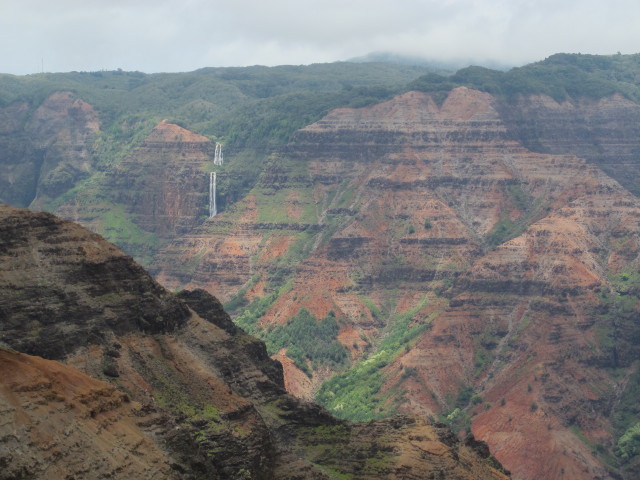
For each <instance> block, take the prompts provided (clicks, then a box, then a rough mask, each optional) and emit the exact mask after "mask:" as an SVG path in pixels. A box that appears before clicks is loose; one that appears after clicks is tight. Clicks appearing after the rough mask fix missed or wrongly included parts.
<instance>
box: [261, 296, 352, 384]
mask: <svg viewBox="0 0 640 480" xmlns="http://www.w3.org/2000/svg"><path fill="white" fill-rule="evenodd" d="M339 331H340V326H339V325H338V321H337V320H336V318H335V315H334V314H333V312H329V315H327V316H326V317H325V318H323V319H322V320H316V318H315V317H314V316H313V315H311V314H310V313H309V311H308V310H306V309H304V308H302V309H300V312H298V314H297V315H296V316H295V317H292V318H290V319H289V321H288V322H287V324H286V325H282V326H278V327H275V328H273V329H268V330H266V331H261V332H259V333H258V335H259V336H260V337H262V338H263V339H264V341H265V343H266V344H267V350H268V352H269V354H270V355H273V354H274V353H277V352H278V351H280V350H281V349H282V348H286V349H287V356H288V357H289V358H291V359H292V360H293V361H294V362H295V364H296V365H297V366H298V367H299V368H300V369H301V370H303V371H304V372H305V373H307V375H311V371H310V370H309V368H308V366H307V361H309V362H310V363H311V365H313V368H314V369H317V368H318V367H319V366H321V365H326V366H329V367H331V368H333V369H338V368H343V367H345V366H346V364H347V361H348V354H347V351H346V349H345V348H344V347H343V346H342V344H341V343H340V342H338V340H337V337H338V332H339Z"/></svg>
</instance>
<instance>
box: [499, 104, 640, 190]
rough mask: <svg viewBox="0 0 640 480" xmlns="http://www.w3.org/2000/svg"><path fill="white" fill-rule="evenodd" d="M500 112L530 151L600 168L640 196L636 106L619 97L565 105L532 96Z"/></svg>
mask: <svg viewBox="0 0 640 480" xmlns="http://www.w3.org/2000/svg"><path fill="white" fill-rule="evenodd" d="M500 110H501V115H502V117H503V118H504V119H505V123H506V124H507V127H508V129H509V131H510V132H511V134H512V135H513V136H514V137H515V138H517V139H518V140H519V141H520V142H522V143H523V144H524V145H525V146H526V147H527V148H529V149H530V150H533V151H537V152H545V153H546V152H548V153H555V154H565V153H572V154H574V155H577V156H579V157H581V158H584V159H587V160H589V161H590V162H592V163H594V164H596V165H598V167H599V168H601V169H602V170H603V171H604V172H605V173H607V174H608V175H610V176H611V177H612V178H614V179H615V180H617V181H618V182H619V183H620V184H621V185H622V186H624V187H625V188H626V189H627V190H629V191H630V192H632V193H634V194H635V195H636V196H637V195H638V194H640V189H639V187H638V184H639V182H638V173H637V172H638V163H637V157H638V148H639V147H640V140H638V139H639V138H640V105H638V104H637V103H634V102H633V101H631V100H629V99H627V98H624V97H623V96H622V95H620V94H615V95H613V96H611V97H606V98H602V99H599V100H590V99H579V100H571V101H565V102H562V103H558V102H556V101H555V100H553V99H552V98H550V97H548V96H545V95H531V96H526V97H524V96H523V97H521V98H520V99H519V100H518V101H517V102H516V103H515V104H505V105H503V106H502V107H501V108H500Z"/></svg>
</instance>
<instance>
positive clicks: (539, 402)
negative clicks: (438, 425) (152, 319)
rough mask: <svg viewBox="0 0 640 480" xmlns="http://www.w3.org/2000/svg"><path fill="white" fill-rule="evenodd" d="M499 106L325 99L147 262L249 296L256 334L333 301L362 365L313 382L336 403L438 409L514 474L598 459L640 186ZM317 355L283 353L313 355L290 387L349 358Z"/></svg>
mask: <svg viewBox="0 0 640 480" xmlns="http://www.w3.org/2000/svg"><path fill="white" fill-rule="evenodd" d="M538 101H539V99H536V98H533V99H531V102H532V103H535V102H538ZM600 103H601V105H602V106H603V108H604V107H606V106H611V108H613V105H618V104H622V107H624V108H623V110H624V111H627V110H628V111H630V112H633V111H635V110H634V109H635V106H634V105H635V104H633V105H631V104H629V103H628V102H627V101H623V100H621V99H620V98H618V97H614V98H612V99H609V100H603V101H602V102H600ZM557 108H558V109H565V110H566V109H567V108H569V107H567V106H566V105H565V106H562V105H557ZM585 108H586V107H585ZM590 108H591V107H590ZM502 109H503V106H501V104H500V103H499V102H497V101H496V100H495V99H493V98H492V97H491V96H490V95H488V94H485V93H481V92H477V91H473V90H469V89H465V88H458V89H455V90H453V91H452V92H451V93H450V94H449V96H448V97H447V98H446V99H445V100H444V102H443V103H442V104H441V105H438V104H436V103H435V102H434V101H433V100H432V98H431V97H429V96H428V95H425V94H421V93H417V92H409V93H407V94H404V95H402V96H399V97H397V98H394V99H393V100H391V101H389V102H385V103H383V104H379V105H376V106H373V107H370V108H365V109H338V110H334V111H333V112H331V113H330V114H329V115H327V116H326V117H325V118H324V119H322V120H321V121H319V122H317V123H315V124H313V125H310V126H308V127H306V128H304V129H302V130H301V131H299V132H298V134H297V135H296V138H295V141H294V142H293V143H292V144H291V145H290V146H289V147H288V148H287V149H286V150H285V151H283V152H281V153H280V154H279V155H278V156H277V157H274V158H272V159H271V161H270V163H269V166H268V167H267V168H266V169H265V172H264V174H263V175H262V176H261V179H260V182H259V184H258V186H257V187H256V188H255V189H254V190H253V191H252V192H251V194H250V196H248V197H247V198H246V199H245V200H244V201H242V202H240V203H238V204H237V205H235V207H234V208H233V209H230V210H228V211H226V212H224V213H223V214H222V215H220V216H218V217H216V218H215V219H212V220H210V221H207V222H205V223H204V224H203V225H202V226H201V227H199V229H197V230H196V231H194V232H193V233H192V234H190V235H186V236H185V237H184V238H182V239H179V240H176V241H174V242H173V243H172V245H171V246H170V247H168V248H167V249H166V250H164V251H163V252H162V254H161V255H160V256H159V257H158V258H157V259H156V261H155V263H154V267H155V268H156V270H157V271H158V272H159V275H158V278H159V279H160V280H161V281H163V282H165V283H166V284H168V285H171V286H172V287H179V286H186V287H195V286H197V287H202V288H206V289H208V290H210V291H216V292H221V294H222V296H223V298H224V299H230V300H231V305H241V304H242V302H243V301H244V302H251V301H252V300H254V299H259V300H257V301H254V302H253V303H252V304H251V305H250V306H249V307H248V308H246V309H245V310H244V311H243V313H242V314H241V315H239V317H238V321H239V322H241V323H243V324H244V325H248V326H251V328H254V329H255V331H256V332H258V333H260V332H262V333H261V334H262V335H263V336H264V337H265V338H267V339H272V340H273V338H272V337H273V331H274V329H276V328H279V327H277V326H278V325H285V328H286V325H287V324H288V322H290V319H291V318H293V317H295V316H296V315H297V314H298V312H299V310H300V308H302V307H304V308H305V309H307V310H308V311H309V312H311V314H312V315H314V316H315V317H316V318H322V317H325V316H327V315H329V312H332V314H333V315H335V316H336V317H337V318H338V319H340V320H341V323H340V332H339V334H338V336H337V338H338V340H339V341H340V342H341V343H342V344H343V345H344V347H345V348H346V349H347V350H348V351H349V354H350V356H351V357H352V359H353V366H352V367H351V368H350V369H348V370H347V371H346V372H345V373H344V374H342V375H340V376H338V377H336V378H334V379H332V380H330V381H329V382H327V383H326V384H325V385H324V386H323V387H322V388H321V389H320V391H319V393H318V398H319V399H320V400H321V401H322V402H324V403H325V405H327V406H328V407H330V408H331V409H333V410H334V411H335V412H338V413H340V414H341V415H344V416H347V417H350V418H372V417H375V416H378V415H388V414H390V413H392V412H395V411H404V412H420V413H421V414H423V415H443V417H446V418H447V419H448V420H449V421H450V422H451V423H452V424H454V425H456V426H458V427H460V428H461V429H464V428H466V427H469V428H471V430H472V431H473V432H474V433H476V435H477V436H479V437H480V438H482V439H484V440H486V441H487V442H489V444H490V446H491V448H492V450H494V451H495V452H496V454H497V456H498V458H499V459H500V460H501V461H503V462H504V464H505V465H507V467H508V468H510V469H512V470H513V471H514V472H515V476H516V478H523V479H526V478H549V477H553V476H555V475H560V474H561V473H562V472H565V474H569V473H570V474H571V475H572V476H573V478H585V479H586V478H609V477H610V474H609V473H608V472H607V470H606V469H605V468H604V467H603V461H605V462H606V459H604V457H602V456H599V454H598V452H596V453H595V454H594V453H592V448H591V447H590V445H601V447H600V448H601V451H603V450H606V449H609V448H612V447H613V445H614V443H615V441H616V438H615V437H614V436H612V421H613V418H614V416H615V408H616V407H615V405H616V402H617V399H619V398H620V396H621V395H624V389H625V383H624V380H622V378H626V375H630V374H631V373H632V372H633V369H634V366H633V359H634V358H636V357H635V356H636V355H637V352H636V350H637V347H635V346H634V345H635V340H634V339H635V338H637V335H638V333H637V326H635V323H634V321H633V320H632V319H633V318H634V315H636V314H637V311H638V306H639V304H638V298H637V296H636V294H635V293H634V292H635V291H636V288H637V287H635V286H633V287H631V286H630V285H631V284H633V285H635V283H634V282H635V280H633V279H634V278H635V275H636V269H637V264H638V252H639V250H638V246H639V245H640V236H639V233H640V232H638V226H637V219H638V217H639V216H640V204H639V202H638V200H637V198H636V197H634V196H633V195H631V194H630V193H629V192H628V191H627V190H625V189H624V188H622V187H621V186H620V185H619V184H618V183H617V182H616V181H615V180H613V179H611V178H610V177H608V176H607V175H605V174H604V173H602V171H601V170H600V169H598V168H597V167H595V166H594V165H592V164H589V163H587V161H586V160H584V159H582V158H579V157H578V156H575V155H573V154H572V153H569V152H570V150H569V147H568V144H565V145H566V148H564V149H563V148H561V147H560V146H557V148H556V147H554V148H556V150H557V151H558V152H562V154H551V153H535V152H532V151H531V150H529V149H527V148H525V147H524V146H523V145H522V144H521V143H519V142H518V141H516V140H515V139H514V126H513V125H514V124H513V119H512V118H506V119H505V116H504V112H503V111H502ZM605 110H606V109H605ZM585 111H586V110H585ZM589 111H590V112H593V110H589ZM583 113H584V112H583ZM584 115H586V113H584ZM603 115H604V113H603ZM578 116H579V115H578ZM558 118H559V117H558ZM593 123H594V125H595V124H596V123H597V121H596V119H595V118H594V119H593ZM575 124H577V121H574V125H575ZM567 128H568V127H567ZM594 128H595V127H594ZM603 128H604V127H603ZM612 128H613V127H612ZM545 131H546V132H547V137H544V136H543V137H542V138H543V140H544V139H545V138H546V139H547V140H545V141H548V142H550V141H551V140H549V139H550V138H551V129H549V130H545ZM553 138H555V139H556V143H557V145H560V143H561V141H565V140H563V138H564V137H561V135H559V134H558V135H556V136H555V137H553ZM580 138H583V137H580ZM585 141H586V140H585ZM613 143H615V142H612V144H611V145H609V146H608V147H607V149H608V151H610V152H613V151H614V150H615V149H614V147H613ZM585 145H586V144H585ZM630 145H631V144H630V143H626V144H624V145H622V146H620V148H621V149H622V150H621V151H628V150H629V148H631V147H630ZM585 148H586V147H585ZM548 149H549V150H552V148H551V147H548ZM587 150H588V149H587ZM611 155H613V153H611ZM620 155H622V153H620ZM625 279H626V280H625ZM241 287H242V289H241ZM272 345H278V344H277V342H275V340H273V343H272ZM291 348H293V347H291ZM274 353H275V352H274ZM278 355H279V358H286V356H287V349H286V348H284V349H282V350H280V351H279V352H278ZM291 356H292V355H290V357H291ZM364 358H366V361H360V359H364ZM314 362H315V360H314V359H313V358H311V357H310V356H308V357H307V363H306V365H305V364H304V362H302V363H300V361H299V360H298V362H297V363H296V364H295V365H294V364H293V362H291V361H288V362H287V361H285V362H284V364H285V366H286V367H287V369H286V370H285V382H288V383H289V384H290V383H291V382H292V381H294V380H293V379H294V378H300V373H301V371H300V369H302V370H304V369H305V368H306V369H309V368H311V369H312V370H313V371H314V375H313V377H312V379H311V380H310V381H307V380H305V381H303V382H301V384H302V385H303V386H302V388H298V389H297V390H296V391H298V392H299V393H301V394H303V395H304V394H306V395H310V394H312V392H313V391H314V390H316V389H317V388H318V387H319V385H320V383H321V382H322V381H323V380H324V379H326V378H327V376H328V374H329V373H330V372H331V369H334V370H335V369H337V368H341V367H336V366H335V364H333V366H332V367H330V368H329V370H328V371H327V370H326V369H325V368H324V367H322V366H321V365H320V364H318V363H314ZM342 368H344V367H342ZM619 369H621V370H622V371H624V372H625V373H624V374H623V375H622V376H621V377H619V376H617V375H615V374H614V372H615V371H619ZM363 392H365V393H363ZM371 398H375V399H377V400H376V401H371V400H370V399H371ZM532 448H533V449H535V450H536V451H539V452H542V453H541V455H540V456H534V455H532V454H531V451H532Z"/></svg>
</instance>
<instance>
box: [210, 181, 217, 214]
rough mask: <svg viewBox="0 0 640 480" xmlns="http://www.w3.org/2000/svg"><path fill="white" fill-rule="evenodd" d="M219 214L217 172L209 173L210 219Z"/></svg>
mask: <svg viewBox="0 0 640 480" xmlns="http://www.w3.org/2000/svg"><path fill="white" fill-rule="evenodd" d="M217 213H218V209H217V208H216V172H211V173H209V218H213V217H215V216H216V214H217Z"/></svg>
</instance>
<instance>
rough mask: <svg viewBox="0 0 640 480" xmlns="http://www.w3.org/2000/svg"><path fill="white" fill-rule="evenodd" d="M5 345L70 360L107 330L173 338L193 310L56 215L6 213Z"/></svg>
mask: <svg viewBox="0 0 640 480" xmlns="http://www.w3.org/2000/svg"><path fill="white" fill-rule="evenodd" d="M0 225H1V226H0V252H1V257H0V271H1V272H2V274H1V275H0V279H1V280H0V341H3V342H5V343H7V344H9V345H11V346H12V347H13V348H16V349H18V350H21V351H23V352H25V353H30V354H36V355H42V356H44V357H47V358H51V359H63V358H64V357H65V356H66V355H68V354H70V353H71V352H73V351H74V350H75V349H76V348H77V347H78V346H79V345H87V344H93V343H101V342H102V341H103V334H104V332H105V331H107V330H108V331H113V332H114V333H115V334H117V335H125V334H127V333H129V332H132V331H143V332H147V333H150V334H153V333H164V332H170V331H173V330H175V329H176V328H178V327H179V326H181V325H183V324H184V323H185V321H186V320H187V318H188V317H189V311H188V309H187V308H186V307H185V306H184V304H182V303H181V302H179V301H178V300H176V299H175V297H173V296H172V295H170V294H169V293H167V292H166V291H165V290H164V289H163V288H162V287H161V286H160V285H158V284H157V283H156V282H155V281H154V280H153V279H152V278H151V277H150V276H149V275H148V274H147V273H146V272H145V271H144V270H143V269H142V268H141V267H140V266H139V265H136V264H135V263H133V261H132V260H131V258H130V257H128V256H126V255H124V254H123V253H122V252H121V251H120V250H118V249H117V248H116V247H115V246H113V245H111V244H109V243H107V242H105V241H104V240H103V239H102V238H101V237H100V236H99V235H96V234H94V233H91V232H89V231H87V230H86V229H84V228H82V227H80V226H79V225H77V224H73V223H70V222H65V221H63V220H61V219H59V218H57V217H55V216H54V215H52V214H47V213H41V214H38V215H34V214H32V213H30V212H28V211H26V210H21V209H16V208H11V207H8V206H6V205H3V206H2V207H1V208H0Z"/></svg>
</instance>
